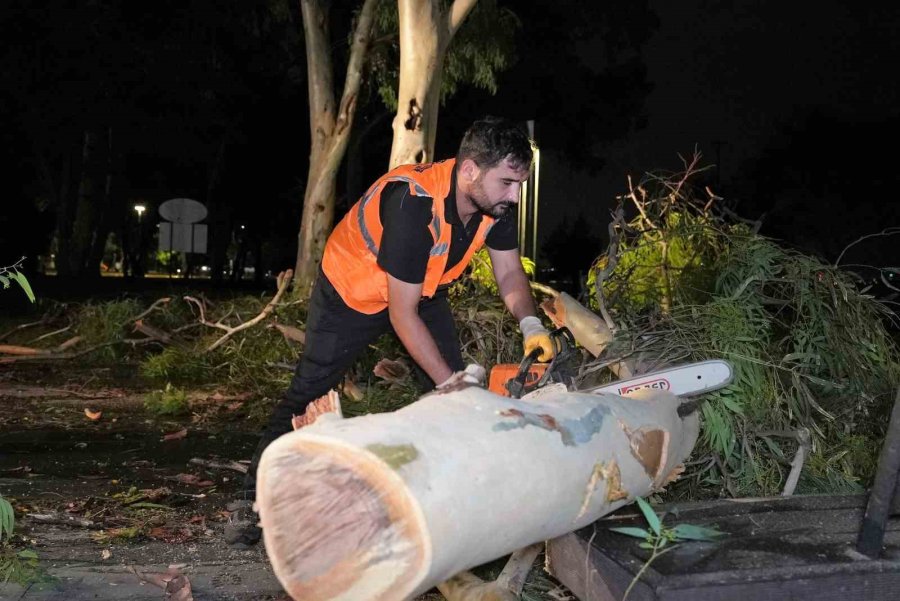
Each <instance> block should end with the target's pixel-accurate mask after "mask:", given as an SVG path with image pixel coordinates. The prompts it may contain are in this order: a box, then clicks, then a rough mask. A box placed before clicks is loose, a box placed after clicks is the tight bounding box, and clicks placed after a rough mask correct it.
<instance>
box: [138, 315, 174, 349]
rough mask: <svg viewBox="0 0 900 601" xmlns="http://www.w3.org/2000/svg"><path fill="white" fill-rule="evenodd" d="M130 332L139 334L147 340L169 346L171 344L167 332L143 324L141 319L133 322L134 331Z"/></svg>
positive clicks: (170, 338)
mask: <svg viewBox="0 0 900 601" xmlns="http://www.w3.org/2000/svg"><path fill="white" fill-rule="evenodd" d="M132 331H134V332H140V333H141V334H143V335H144V336H146V337H147V338H150V339H152V340H156V341H158V342H161V343H163V344H171V342H172V337H171V336H170V335H169V334H168V333H167V332H164V331H162V330H160V329H159V328H154V327H153V326H151V325H149V324H146V323H144V320H143V319H136V320H135V322H134V330H132Z"/></svg>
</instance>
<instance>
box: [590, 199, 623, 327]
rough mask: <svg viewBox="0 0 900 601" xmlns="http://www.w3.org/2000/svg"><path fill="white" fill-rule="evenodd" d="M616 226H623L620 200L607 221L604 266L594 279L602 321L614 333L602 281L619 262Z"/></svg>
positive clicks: (618, 241)
mask: <svg viewBox="0 0 900 601" xmlns="http://www.w3.org/2000/svg"><path fill="white" fill-rule="evenodd" d="M616 226H619V228H622V227H624V226H625V208H624V207H623V206H622V203H621V202H620V203H619V206H618V207H616V210H615V212H613V214H612V221H610V222H609V226H608V229H607V231H608V232H609V246H608V247H607V249H606V267H604V268H603V269H601V270H600V271H599V272H598V273H597V277H596V279H595V286H596V289H597V292H596V294H597V305H599V307H600V315H601V316H602V317H603V321H605V322H606V327H607V328H609V331H610V332H611V333H613V334H615V332H616V330H617V329H618V328H617V327H616V322H615V321H613V318H612V316H611V315H610V314H609V310H607V308H606V297H605V296H604V295H603V283H604V282H605V281H606V279H607V278H608V277H609V276H610V274H612V272H613V270H614V269H615V268H616V265H618V263H619V243H620V242H621V235H620V233H619V232H620V231H621V229H617V227H616Z"/></svg>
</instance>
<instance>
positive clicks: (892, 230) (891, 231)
mask: <svg viewBox="0 0 900 601" xmlns="http://www.w3.org/2000/svg"><path fill="white" fill-rule="evenodd" d="M897 234H900V227H888V228H885V229H883V230H881V231H880V232H878V233H876V234H867V235H865V236H862V237H860V238H857V239H856V240H854V241H853V242H851V243H850V244H848V245H847V246H845V247H844V250H842V251H841V254H840V255H838V258H837V261H835V262H834V266H835V267H837V266H839V265H840V264H841V259H843V258H844V254H846V252H847V251H848V250H850V249H851V248H852V247H854V246H856V245H857V244H859V243H860V242H862V241H863V240H868V239H869V238H879V237H882V236H896V235H897Z"/></svg>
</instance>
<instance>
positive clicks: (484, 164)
mask: <svg viewBox="0 0 900 601" xmlns="http://www.w3.org/2000/svg"><path fill="white" fill-rule="evenodd" d="M533 154H534V151H533V144H532V141H531V140H530V139H529V138H528V134H526V133H525V131H524V130H522V128H520V127H518V126H517V125H516V124H515V123H513V122H512V121H510V120H509V119H503V118H501V117H485V118H484V119H481V120H479V121H476V122H475V123H473V124H472V126H471V127H469V129H468V130H467V131H466V135H464V136H463V139H462V142H461V143H460V145H459V152H457V153H456V162H457V164H460V163H462V162H463V160H465V159H472V160H473V161H475V164H476V165H478V166H479V167H480V168H482V169H490V168H491V167H494V166H496V165H497V164H498V163H500V162H501V161H502V160H503V159H505V158H509V162H510V164H511V165H512V166H513V167H515V168H516V169H519V168H524V169H530V168H531V159H532V156H533Z"/></svg>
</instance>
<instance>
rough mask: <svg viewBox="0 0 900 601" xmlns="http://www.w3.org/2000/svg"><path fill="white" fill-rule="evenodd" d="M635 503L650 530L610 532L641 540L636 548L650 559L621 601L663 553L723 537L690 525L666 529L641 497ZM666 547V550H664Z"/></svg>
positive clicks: (717, 531)
mask: <svg viewBox="0 0 900 601" xmlns="http://www.w3.org/2000/svg"><path fill="white" fill-rule="evenodd" d="M635 501H637V504H638V507H639V508H640V510H641V513H642V514H643V515H644V519H645V520H647V524H648V525H649V526H650V530H645V529H643V528H637V527H634V526H618V527H616V528H610V530H612V531H613V532H618V533H619V534H625V535H626V536H633V537H635V538H640V539H643V540H642V541H641V542H640V543H638V547H640V548H641V549H646V550H647V551H650V557H649V558H648V559H647V561H645V562H644V565H643V566H641V569H640V570H639V571H638V573H637V574H635V576H634V578H633V579H632V580H631V583H630V584H629V585H628V588H627V589H625V594H624V595H623V596H622V601H625V599H627V598H628V594H629V593H630V592H631V589H632V588H634V585H635V583H637V581H638V580H639V579H640V577H641V575H642V574H643V573H644V571H645V570H646V569H647V568H648V567H649V566H650V564H651V563H653V561H654V560H656V559H657V558H658V557H660V556H661V555H663V554H664V553H668V552H669V551H671V550H672V549H674V548H675V547H676V546H678V545H677V543H679V542H683V541H691V540H693V541H711V540H715V539H716V538H718V537H720V536H724V535H725V533H724V532H720V531H719V530H716V529H715V528H706V527H704V526H694V525H691V524H678V525H677V526H675V527H674V528H667V527H665V526H664V525H663V523H662V519H661V518H660V517H659V516H658V515H657V514H656V512H655V511H653V508H652V507H650V503H648V502H647V501H645V500H644V499H642V498H641V497H638V498H637V499H635ZM669 543H672V544H669ZM667 545H668V548H664V547H666V546H667Z"/></svg>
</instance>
